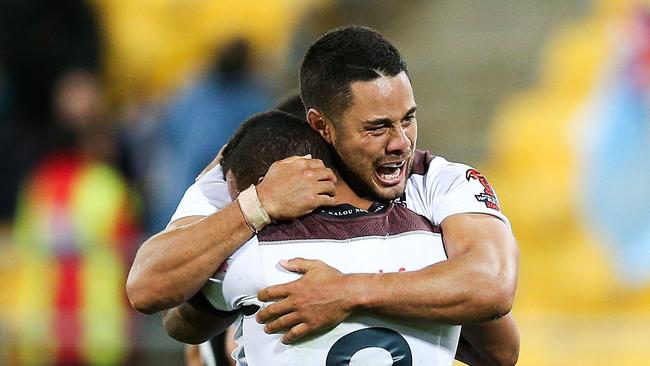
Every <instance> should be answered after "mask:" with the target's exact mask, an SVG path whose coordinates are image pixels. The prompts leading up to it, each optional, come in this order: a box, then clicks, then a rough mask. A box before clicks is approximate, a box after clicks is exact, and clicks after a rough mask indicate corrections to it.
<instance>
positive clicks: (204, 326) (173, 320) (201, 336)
mask: <svg viewBox="0 0 650 366" xmlns="http://www.w3.org/2000/svg"><path fill="white" fill-rule="evenodd" d="M238 314H239V311H232V312H225V311H219V310H216V309H214V308H212V307H211V305H210V304H209V303H208V301H207V300H206V299H205V298H204V297H202V295H200V294H199V295H197V296H195V297H193V298H192V299H190V301H188V302H186V303H183V304H181V305H179V306H177V307H175V308H172V309H170V310H166V311H164V313H163V325H164V326H165V330H166V331H167V334H169V335H170V336H171V337H172V338H174V339H176V340H177V341H179V342H183V343H189V344H199V343H203V342H205V341H207V340H208V339H210V338H212V337H213V336H214V335H216V334H219V333H221V332H223V331H225V330H226V329H227V328H228V327H229V326H230V325H231V324H232V322H233V321H234V320H235V319H236V318H237V315H238Z"/></svg>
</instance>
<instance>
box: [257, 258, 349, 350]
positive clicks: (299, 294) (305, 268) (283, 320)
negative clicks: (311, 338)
mask: <svg viewBox="0 0 650 366" xmlns="http://www.w3.org/2000/svg"><path fill="white" fill-rule="evenodd" d="M280 263H281V265H282V266H283V267H284V268H286V269H287V270H289V271H291V272H296V273H303V274H304V275H303V276H302V277H301V278H299V279H297V280H295V281H292V282H289V283H286V284H282V285H275V286H270V287H267V288H264V289H262V290H261V291H260V292H259V293H258V294H257V298H258V299H259V300H260V301H264V302H269V301H277V302H275V303H273V304H271V305H268V306H267V307H265V308H263V309H262V310H260V311H259V312H258V313H257V322H258V323H260V324H266V326H265V327H264V331H265V332H266V333H279V332H285V331H286V334H285V335H284V336H283V337H282V343H284V344H290V343H293V342H294V341H296V340H297V339H299V338H301V337H304V336H305V335H307V334H311V333H313V332H316V331H318V330H322V329H325V328H331V327H334V326H336V325H338V324H339V323H341V322H342V321H343V320H345V319H346V318H347V317H348V316H349V315H350V313H351V312H352V307H353V306H352V302H351V296H350V295H348V294H346V291H345V288H346V286H345V282H346V281H345V279H346V275H344V274H342V273H341V272H339V271H338V270H336V269H335V268H333V267H331V266H329V265H327V264H325V263H323V262H322V261H320V260H310V259H303V258H295V259H291V260H288V261H281V262H280Z"/></svg>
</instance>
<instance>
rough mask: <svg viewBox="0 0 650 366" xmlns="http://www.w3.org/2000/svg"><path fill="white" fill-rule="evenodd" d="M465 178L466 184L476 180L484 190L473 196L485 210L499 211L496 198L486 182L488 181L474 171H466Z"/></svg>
mask: <svg viewBox="0 0 650 366" xmlns="http://www.w3.org/2000/svg"><path fill="white" fill-rule="evenodd" d="M465 178H467V181H468V182H469V181H470V180H471V179H476V180H478V182H479V183H481V185H482V186H483V188H485V189H484V190H483V193H481V194H477V195H475V196H474V197H476V199H477V200H478V201H479V202H483V203H485V206H486V207H487V208H491V209H493V210H497V211H501V208H499V200H498V199H497V196H496V194H495V193H494V190H493V189H492V186H491V185H490V182H488V180H487V179H485V177H484V176H483V175H482V174H481V173H479V172H478V171H477V170H475V169H468V170H467V172H466V173H465Z"/></svg>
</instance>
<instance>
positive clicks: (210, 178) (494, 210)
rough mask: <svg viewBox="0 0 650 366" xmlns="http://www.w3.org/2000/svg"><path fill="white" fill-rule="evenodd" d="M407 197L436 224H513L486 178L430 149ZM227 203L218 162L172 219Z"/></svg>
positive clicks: (418, 160) (421, 155)
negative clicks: (457, 218) (466, 216)
mask: <svg viewBox="0 0 650 366" xmlns="http://www.w3.org/2000/svg"><path fill="white" fill-rule="evenodd" d="M405 201H406V205H407V207H408V208H410V209H411V210H413V211H415V212H417V213H418V214H420V215H422V216H424V217H426V218H428V219H429V220H430V221H431V222H432V223H433V224H434V225H440V223H441V222H442V221H443V220H444V219H445V218H447V217H449V216H451V215H453V214H458V213H485V214H489V215H493V216H496V217H498V218H499V219H501V220H503V222H505V223H506V224H507V225H508V226H510V223H509V222H508V219H507V218H506V217H505V216H504V215H503V214H502V213H501V210H500V209H499V202H498V199H497V196H496V193H495V192H494V190H493V189H492V187H491V186H490V184H489V183H488V181H487V179H485V178H484V177H483V176H482V175H481V174H480V173H479V172H477V171H476V170H474V169H473V168H471V167H469V166H467V165H465V164H459V163H452V162H449V161H447V160H445V159H444V158H442V157H439V156H435V157H434V156H433V155H432V154H431V153H430V152H428V151H422V150H416V152H415V157H414V160H413V169H412V172H411V176H410V177H409V179H408V181H407V184H406V192H405ZM228 203H230V196H229V194H228V187H227V186H226V182H225V181H224V179H223V172H222V170H221V166H220V165H217V166H215V167H214V168H212V169H211V170H209V171H207V172H206V173H205V174H204V175H202V176H200V177H199V178H197V180H196V181H195V182H194V184H192V185H191V186H190V187H189V188H188V189H187V191H186V192H185V195H184V196H183V198H182V199H181V202H180V203H179V204H178V208H177V209H176V212H175V213H174V215H173V216H172V218H171V220H170V223H171V222H173V221H175V220H178V219H180V218H183V217H188V216H194V215H200V216H209V215H211V214H213V213H215V212H217V211H219V210H220V209H222V208H223V207H225V206H226V205H227V204H228Z"/></svg>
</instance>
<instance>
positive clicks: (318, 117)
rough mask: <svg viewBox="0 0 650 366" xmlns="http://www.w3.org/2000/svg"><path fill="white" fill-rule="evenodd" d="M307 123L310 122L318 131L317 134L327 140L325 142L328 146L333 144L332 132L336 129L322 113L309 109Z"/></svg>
mask: <svg viewBox="0 0 650 366" xmlns="http://www.w3.org/2000/svg"><path fill="white" fill-rule="evenodd" d="M307 122H309V125H310V126H311V128H313V129H314V130H316V132H318V133H319V134H320V135H321V137H322V138H323V139H325V142H327V143H328V144H331V143H332V132H333V128H334V127H333V126H332V125H331V121H329V120H327V119H326V118H325V115H324V114H323V113H322V112H321V111H319V110H317V109H314V108H309V110H308V111H307Z"/></svg>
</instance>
